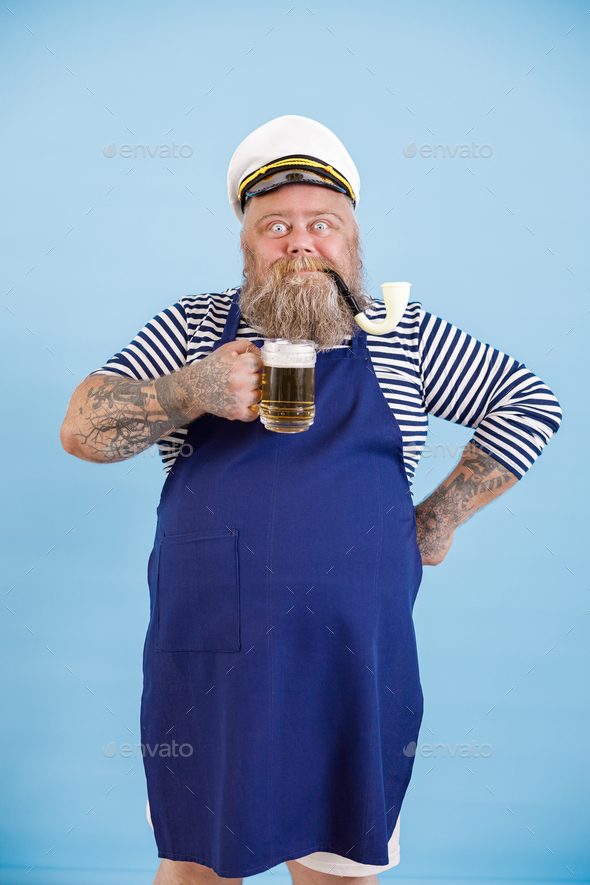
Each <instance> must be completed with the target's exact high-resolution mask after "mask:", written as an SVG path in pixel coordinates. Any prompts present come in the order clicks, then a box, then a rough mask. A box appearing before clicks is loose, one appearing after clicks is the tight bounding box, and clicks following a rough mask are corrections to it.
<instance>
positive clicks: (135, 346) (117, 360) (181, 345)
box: [91, 301, 189, 381]
mask: <svg viewBox="0 0 590 885" xmlns="http://www.w3.org/2000/svg"><path fill="white" fill-rule="evenodd" d="M188 337H189V331H188V319H187V314H186V310H185V307H184V305H183V303H182V301H177V302H176V304H173V305H172V307H167V308H166V310H162V311H160V313H159V314H157V315H156V316H155V317H154V318H153V319H152V320H150V321H149V323H147V324H146V325H145V326H144V327H143V329H141V330H140V331H139V332H138V333H137V335H136V336H135V338H134V339H133V341H131V343H130V344H128V345H127V347H124V348H123V350H122V351H121V352H120V353H117V354H115V356H113V357H111V359H110V360H108V361H107V362H106V363H105V365H104V366H103V367H102V368H100V369H96V370H95V371H94V372H91V375H124V376H125V377H128V378H136V379H137V380H138V381H139V380H144V379H147V378H158V377H159V376H160V375H169V374H170V373H171V372H176V371H177V370H178V369H180V368H182V366H184V365H185V363H186V356H187V351H188Z"/></svg>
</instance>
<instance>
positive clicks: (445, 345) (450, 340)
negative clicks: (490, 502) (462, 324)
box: [420, 311, 562, 479]
mask: <svg viewBox="0 0 590 885" xmlns="http://www.w3.org/2000/svg"><path fill="white" fill-rule="evenodd" d="M420 356H421V360H420V362H421V373H422V384H423V394H424V402H425V404H426V409H427V411H428V412H429V413H430V414H432V415H436V416H437V417H438V418H445V419H446V420H447V421H453V422H454V423H456V424H463V425H465V426H466V427H475V428H476V430H475V434H474V435H473V438H472V440H471V441H472V442H473V443H475V444H476V445H477V446H479V448H481V449H483V451H484V452H486V453H487V454H488V455H491V456H492V457H493V458H495V459H496V460H497V461H499V462H500V463H501V464H503V465H504V466H505V467H507V468H508V470H510V471H511V473H514V474H515V475H516V476H517V477H518V478H519V479H520V478H521V477H522V476H524V474H525V473H526V471H527V470H528V469H529V467H531V465H532V464H533V463H534V461H535V460H536V459H537V458H538V457H539V455H540V454H541V451H542V450H543V448H544V447H545V446H546V445H547V443H548V442H549V440H550V439H551V437H552V436H553V434H554V433H556V432H557V430H558V429H559V426H560V424H561V418H562V412H561V408H560V405H559V403H558V401H557V399H556V397H555V395H554V394H553V392H552V391H551V390H550V389H549V387H547V385H546V384H544V383H543V381H541V379H540V378H538V377H537V376H536V375H534V374H533V373H532V372H530V371H529V370H528V369H527V368H526V366H525V365H524V364H523V363H519V362H517V361H516V360H515V359H513V358H512V357H511V356H508V355H507V354H505V353H502V351H499V350H496V349H495V348H493V347H491V346H490V345H489V344H484V343H483V342H481V341H478V340H477V339H476V338H473V337H472V336H471V335H468V334H466V333H465V332H462V331H461V330H460V329H458V328H457V327H456V326H454V325H452V324H451V323H448V322H446V320H442V319H440V317H437V316H434V315H433V314H430V313H427V312H426V311H421V317H420Z"/></svg>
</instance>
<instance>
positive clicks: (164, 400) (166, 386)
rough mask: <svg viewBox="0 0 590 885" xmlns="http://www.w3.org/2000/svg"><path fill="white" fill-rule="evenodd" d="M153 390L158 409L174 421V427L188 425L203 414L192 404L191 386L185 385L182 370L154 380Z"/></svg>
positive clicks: (184, 376) (184, 374) (196, 405)
mask: <svg viewBox="0 0 590 885" xmlns="http://www.w3.org/2000/svg"><path fill="white" fill-rule="evenodd" d="M154 389H155V391H156V396H157V398H158V403H159V405H160V407H161V408H162V410H163V411H164V412H165V413H166V414H167V415H168V417H169V418H170V420H171V421H174V426H175V427H182V426H183V425H184V424H189V423H190V422H191V421H194V420H195V418H198V417H199V415H202V414H203V410H202V409H200V408H199V406H198V403H195V402H194V397H193V396H192V395H191V394H192V390H191V386H190V385H189V384H188V383H187V379H186V373H185V369H184V368H183V369H179V370H178V371H177V372H172V373H171V374H170V375H162V377H161V378H156V379H155V381H154Z"/></svg>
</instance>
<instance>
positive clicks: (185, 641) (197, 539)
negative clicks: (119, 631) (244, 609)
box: [157, 529, 240, 652]
mask: <svg viewBox="0 0 590 885" xmlns="http://www.w3.org/2000/svg"><path fill="white" fill-rule="evenodd" d="M157 648H158V651H163V652H168V651H239V650H240V607H239V584H238V533H237V531H236V530H233V531H230V530H229V529H228V530H227V531H225V530H223V531H216V532H199V533H187V534H182V535H165V536H164V538H163V539H162V543H161V545H160V556H159V562H158V641H157Z"/></svg>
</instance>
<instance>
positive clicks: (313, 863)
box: [146, 801, 399, 876]
mask: <svg viewBox="0 0 590 885" xmlns="http://www.w3.org/2000/svg"><path fill="white" fill-rule="evenodd" d="M146 817H147V820H148V823H149V825H150V827H151V828H152V830H153V829H154V827H153V824H152V818H151V815H150V803H149V801H148V803H147V806H146ZM387 853H388V855H389V863H388V864H386V865H385V866H383V867H378V866H373V865H372V864H368V863H358V862H357V861H356V860H348V859H347V858H346V857H342V855H341V854H331V853H330V852H329V851H314V852H313V854H307V855H306V856H305V857H298V858H296V860H297V863H301V864H303V866H305V867H309V868H310V869H312V870H317V871H318V873H331V874H332V875H333V876H373V875H374V874H375V873H384V872H385V870H390V869H391V868H392V867H395V866H397V865H398V863H399V817H398V819H397V823H396V825H395V828H394V830H393V833H392V835H391V839H390V840H389V842H388V844H387Z"/></svg>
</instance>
